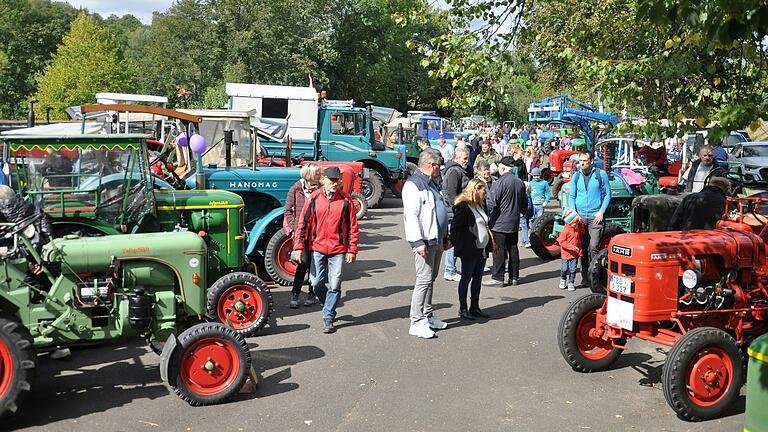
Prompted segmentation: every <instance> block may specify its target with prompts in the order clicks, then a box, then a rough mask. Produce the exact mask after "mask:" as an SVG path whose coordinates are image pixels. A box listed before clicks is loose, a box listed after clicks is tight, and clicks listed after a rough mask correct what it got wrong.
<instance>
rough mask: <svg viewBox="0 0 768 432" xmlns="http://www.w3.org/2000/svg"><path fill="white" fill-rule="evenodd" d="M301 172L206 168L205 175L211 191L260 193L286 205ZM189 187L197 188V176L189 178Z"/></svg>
mask: <svg viewBox="0 0 768 432" xmlns="http://www.w3.org/2000/svg"><path fill="white" fill-rule="evenodd" d="M299 171H300V168H282V167H261V168H256V169H251V168H215V169H214V168H206V169H204V170H203V173H204V174H205V178H206V183H207V187H208V188H209V189H218V190H221V191H233V192H237V193H241V192H260V193H263V194H267V195H271V196H272V197H274V198H275V199H276V200H278V201H280V203H281V204H284V203H285V197H286V196H287V195H288V190H289V189H290V188H291V186H293V184H294V183H296V182H297V181H298V180H299V178H300V176H299ZM187 185H188V186H189V187H190V188H194V187H195V176H189V178H188V179H187Z"/></svg>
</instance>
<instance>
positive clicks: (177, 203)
mask: <svg viewBox="0 0 768 432" xmlns="http://www.w3.org/2000/svg"><path fill="white" fill-rule="evenodd" d="M155 201H156V202H157V210H158V211H169V210H172V211H175V210H195V209H201V210H202V209H212V208H241V207H243V206H244V204H243V199H242V198H241V197H240V196H239V195H237V194H235V193H232V192H228V191H224V190H219V191H216V190H156V191H155Z"/></svg>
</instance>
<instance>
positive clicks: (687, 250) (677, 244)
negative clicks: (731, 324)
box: [608, 230, 765, 330]
mask: <svg viewBox="0 0 768 432" xmlns="http://www.w3.org/2000/svg"><path fill="white" fill-rule="evenodd" d="M764 264H765V246H764V244H763V241H762V240H761V239H760V238H759V237H758V236H757V235H755V234H752V233H750V232H742V231H725V230H717V231H715V230H706V231H704V230H695V231H684V232H660V233H633V234H621V235H617V236H616V237H614V238H613V239H612V240H611V244H610V248H609V252H608V283H609V291H608V293H609V297H611V298H609V303H610V302H613V303H615V304H618V303H617V302H619V303H622V304H619V305H618V306H619V307H615V308H613V310H614V311H619V310H622V309H621V308H622V307H623V311H624V312H623V317H621V319H620V320H623V321H624V322H626V323H634V322H653V321H663V320H668V319H670V316H671V315H673V314H675V313H676V312H678V311H708V310H718V309H729V308H733V307H745V306H746V304H747V301H748V299H747V295H746V293H745V292H744V289H743V287H746V286H747V284H749V286H753V285H755V284H756V281H755V280H754V278H755V277H756V276H755V275H754V268H756V267H761V266H763V265H764ZM609 311H610V307H609ZM630 315H631V316H630ZM610 321H611V320H610V319H609V322H610ZM618 321H619V320H618V319H617V320H616V322H618ZM623 327H624V328H626V329H627V330H632V328H631V327H630V326H629V325H626V326H623Z"/></svg>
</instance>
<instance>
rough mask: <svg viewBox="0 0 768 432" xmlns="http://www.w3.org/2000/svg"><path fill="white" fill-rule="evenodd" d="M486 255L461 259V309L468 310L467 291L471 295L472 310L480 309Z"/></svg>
mask: <svg viewBox="0 0 768 432" xmlns="http://www.w3.org/2000/svg"><path fill="white" fill-rule="evenodd" d="M484 267H485V255H483V254H482V253H478V254H477V255H472V256H466V257H462V258H461V280H460V281H459V309H460V310H467V289H469V291H470V293H471V298H472V302H471V309H479V308H480V303H479V302H480V282H482V280H483V268H484Z"/></svg>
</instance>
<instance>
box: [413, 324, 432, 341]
mask: <svg viewBox="0 0 768 432" xmlns="http://www.w3.org/2000/svg"><path fill="white" fill-rule="evenodd" d="M425 323H426V321H420V322H417V323H415V324H411V328H410V329H409V330H408V334H409V335H411V336H416V337H420V338H424V339H430V338H433V337H435V332H433V331H432V330H430V329H429V327H428V326H427V325H425Z"/></svg>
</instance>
